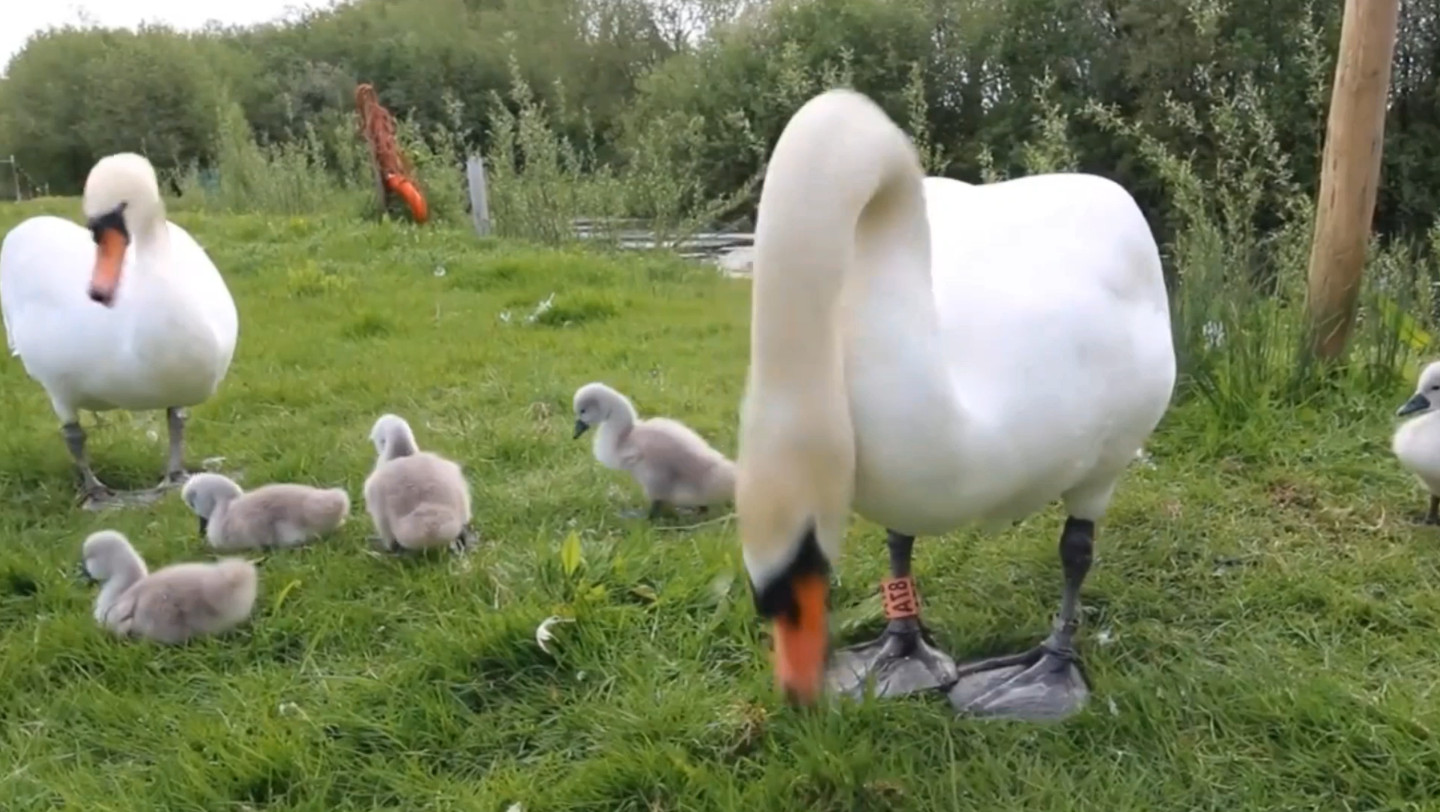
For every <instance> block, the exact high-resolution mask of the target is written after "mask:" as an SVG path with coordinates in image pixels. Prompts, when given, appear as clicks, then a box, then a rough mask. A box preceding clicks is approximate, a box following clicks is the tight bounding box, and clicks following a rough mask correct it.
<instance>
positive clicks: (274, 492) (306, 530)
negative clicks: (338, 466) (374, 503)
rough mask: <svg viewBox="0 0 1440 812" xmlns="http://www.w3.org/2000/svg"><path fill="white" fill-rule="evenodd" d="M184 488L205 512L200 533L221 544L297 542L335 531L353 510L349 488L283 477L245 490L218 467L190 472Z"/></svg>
mask: <svg viewBox="0 0 1440 812" xmlns="http://www.w3.org/2000/svg"><path fill="white" fill-rule="evenodd" d="M180 494H181V497H182V498H183V499H184V500H185V504H187V505H189V506H190V509H191V510H193V511H195V515H197V516H199V517H200V535H201V536H202V537H204V538H206V539H207V540H209V542H210V546H211V547H213V548H215V549H217V550H241V549H246V548H251V547H296V546H299V545H301V544H304V543H305V542H307V541H310V540H311V539H314V538H318V537H319V536H323V535H325V534H326V533H330V532H333V531H334V530H336V529H337V528H339V527H340V526H341V525H343V524H344V523H345V518H346V516H347V515H348V514H349V513H350V496H349V495H348V494H346V493H345V490H344V489H343V488H312V487H310V486H309V485H293V484H289V483H277V484H272V485H262V486H261V487H259V488H256V489H255V490H253V491H250V492H249V493H245V492H244V491H243V490H241V489H240V486H239V485H238V484H236V483H235V482H234V481H233V480H231V479H230V478H229V477H225V476H222V475H220V474H212V473H201V474H195V475H194V476H192V477H190V480H189V481H188V482H186V483H185V488H184V489H183V490H182V491H181V492H180Z"/></svg>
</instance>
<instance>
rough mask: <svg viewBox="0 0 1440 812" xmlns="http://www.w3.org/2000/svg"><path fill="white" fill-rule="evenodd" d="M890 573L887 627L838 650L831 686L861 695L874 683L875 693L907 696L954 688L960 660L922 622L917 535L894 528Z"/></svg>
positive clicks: (829, 677) (885, 590)
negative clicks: (913, 566) (914, 566)
mask: <svg viewBox="0 0 1440 812" xmlns="http://www.w3.org/2000/svg"><path fill="white" fill-rule="evenodd" d="M887 545H888V546H889V548H890V577H889V578H887V579H886V580H885V582H884V583H883V584H882V585H881V587H880V590H881V595H882V596H883V599H884V603H885V618H886V623H885V631H884V632H882V633H881V634H880V637H879V638H877V639H875V640H872V641H871V642H869V643H864V644H862V645H858V646H852V647H850V648H846V649H841V650H839V651H837V652H835V656H834V657H833V658H832V660H831V663H830V667H829V669H828V670H827V672H826V675H825V682H826V685H827V687H828V689H829V690H830V691H833V692H835V693H840V694H846V695H848V696H851V697H854V698H857V699H858V698H859V697H861V696H863V695H864V693H865V691H866V687H867V686H868V685H869V684H871V683H872V682H873V683H874V685H875V695H876V696H877V697H883V696H903V695H905V694H913V693H917V692H920V691H934V690H943V689H945V688H948V687H949V686H950V684H951V683H953V682H954V681H955V661H954V660H952V659H951V658H950V657H949V655H947V654H946V653H945V652H943V651H941V650H939V649H937V648H935V647H934V646H933V645H931V643H930V641H929V639H928V636H927V635H926V633H925V627H924V626H923V625H921V623H920V600H919V595H918V594H917V593H916V591H915V580H914V578H912V577H911V575H910V557H911V553H912V551H913V549H914V546H915V537H914V536H906V535H903V534H901V533H897V532H895V531H894V530H891V531H889V538H888V540H887Z"/></svg>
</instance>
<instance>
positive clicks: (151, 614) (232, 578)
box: [81, 530, 258, 643]
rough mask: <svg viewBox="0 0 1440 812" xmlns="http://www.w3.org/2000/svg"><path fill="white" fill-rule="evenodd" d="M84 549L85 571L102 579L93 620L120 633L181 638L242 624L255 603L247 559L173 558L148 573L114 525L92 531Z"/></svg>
mask: <svg viewBox="0 0 1440 812" xmlns="http://www.w3.org/2000/svg"><path fill="white" fill-rule="evenodd" d="M82 553H83V556H84V561H83V562H82V564H81V566H82V567H83V569H84V574H85V575H86V576H88V577H89V578H90V579H91V580H92V581H103V582H104V584H105V585H104V586H103V587H102V588H101V589H100V597H99V598H97V599H96V600H95V620H96V622H98V623H99V624H100V625H101V626H104V627H105V628H107V629H109V630H110V631H112V632H114V633H115V634H117V635H119V636H121V637H145V638H149V639H151V640H155V641H157V642H161V643H183V642H185V641H187V640H189V639H190V638H192V637H196V636H198V635H206V634H219V633H221V632H224V631H228V630H230V629H232V628H234V627H236V626H238V625H240V624H241V623H242V622H244V621H245V619H246V618H248V617H250V611H251V609H253V608H254V606H255V593H256V587H257V582H258V576H257V574H256V571H255V565H254V564H252V563H250V562H249V561H245V560H242V559H239V558H227V559H222V560H220V561H217V562H215V563H213V564H202V563H187V564H173V565H171V566H168V567H165V568H164V569H161V570H158V571H156V572H153V573H152V572H149V571H148V570H147V569H146V567H145V562H144V560H142V559H141V558H140V556H139V554H137V553H136V552H135V548H134V547H132V546H130V541H129V539H127V538H125V536H124V535H122V534H120V533H117V532H116V531H114V530H101V531H100V532H98V533H92V534H90V536H89V538H86V539H85V545H84V547H83V548H82Z"/></svg>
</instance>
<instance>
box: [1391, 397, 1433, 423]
mask: <svg viewBox="0 0 1440 812" xmlns="http://www.w3.org/2000/svg"><path fill="white" fill-rule="evenodd" d="M1429 408H1430V399H1429V398H1427V397H1425V396H1424V395H1422V394H1420V393H1418V392H1417V393H1416V394H1415V397H1413V398H1410V399H1409V400H1407V401H1405V405H1404V406H1401V407H1400V409H1399V411H1397V412H1395V416H1396V417H1404V416H1405V415H1407V414H1415V413H1416V412H1423V411H1426V410H1427V409H1429Z"/></svg>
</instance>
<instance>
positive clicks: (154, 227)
mask: <svg viewBox="0 0 1440 812" xmlns="http://www.w3.org/2000/svg"><path fill="white" fill-rule="evenodd" d="M82 208H83V210H84V213H85V218H86V220H87V228H81V227H80V226H77V225H75V224H74V223H72V222H70V221H69V220H65V219H62V218H59V217H49V216H44V217H31V218H30V219H28V220H26V221H24V222H23V223H21V224H20V225H18V226H16V227H15V228H14V229H12V230H11V231H10V233H9V234H7V235H5V241H4V243H3V244H0V313H3V316H4V321H5V338H6V340H7V341H8V343H9V345H10V354H11V355H18V356H19V357H20V360H21V361H22V362H23V363H24V364H25V371H26V372H27V373H29V375H30V377H31V378H34V379H35V380H37V381H39V382H40V384H41V385H42V386H44V387H45V391H46V393H48V394H49V395H50V402H51V404H52V405H53V406H54V408H55V413H56V414H57V415H58V416H59V417H60V421H61V424H62V432H63V434H64V437H65V443H66V445H67V446H68V447H69V449H70V454H71V456H72V457H74V459H75V464H76V466H77V467H78V468H79V471H80V476H81V478H82V480H83V487H84V492H85V506H86V507H87V508H91V509H98V508H100V507H104V506H107V505H109V504H113V503H118V502H124V501H139V502H145V501H151V500H153V499H154V498H156V497H158V496H159V495H160V494H162V493H163V492H164V491H165V490H167V489H168V488H171V487H174V486H175V485H178V484H179V483H181V482H183V481H184V479H185V476H186V473H185V468H184V450H185V439H184V438H185V419H186V415H185V411H184V409H185V407H188V406H193V405H196V404H198V403H201V402H202V401H204V400H205V399H207V398H209V397H210V396H211V395H212V394H214V392H215V389H216V387H218V386H219V385H220V381H221V380H222V379H223V378H224V377H225V373H226V371H227V370H228V369H229V367H230V359H231V356H233V355H234V353H235V337H236V332H237V330H238V319H237V316H236V312H235V302H234V300H233V299H232V298H231V297H230V291H229V289H228V288H226V286H225V280H224V279H223V278H221V276H220V272H219V271H218V270H216V268H215V265H214V264H213V263H212V262H211V261H210V257H209V256H207V255H206V253H205V250H204V249H203V248H201V247H200V246H199V245H198V244H197V243H196V242H195V240H194V239H193V238H191V236H190V234H189V233H187V232H186V231H185V229H183V228H181V227H180V226H177V225H175V224H174V223H171V222H169V221H167V220H166V219H165V204H164V202H163V201H162V200H161V198H160V187H159V184H158V183H157V182H156V179H155V170H154V168H153V167H152V166H151V165H150V162H149V161H147V160H146V159H145V158H144V157H142V156H140V155H136V154H133V153H120V154H117V155H110V156H108V157H105V158H102V159H100V161H99V162H97V163H96V164H95V166H94V168H92V169H91V170H90V175H89V177H87V178H86V179H85V191H84V199H83V202H82ZM162 408H163V409H165V410H166V416H167V422H168V427H169V434H170V458H169V464H168V467H167V468H166V474H165V479H164V480H163V481H162V482H161V483H160V485H159V486H157V487H156V488H154V489H151V490H149V491H140V492H136V493H130V494H123V493H117V492H115V491H112V490H111V489H110V488H109V487H108V486H106V485H105V484H104V483H103V482H101V481H100V480H99V479H98V478H97V477H96V476H95V472H94V471H93V470H92V469H91V467H90V461H89V458H88V457H87V455H86V453H85V432H84V430H83V429H81V428H80V420H79V411H80V410H81V409H86V410H89V411H93V412H102V411H108V410H111V409H126V410H129V411H140V410H147V409H162Z"/></svg>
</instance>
